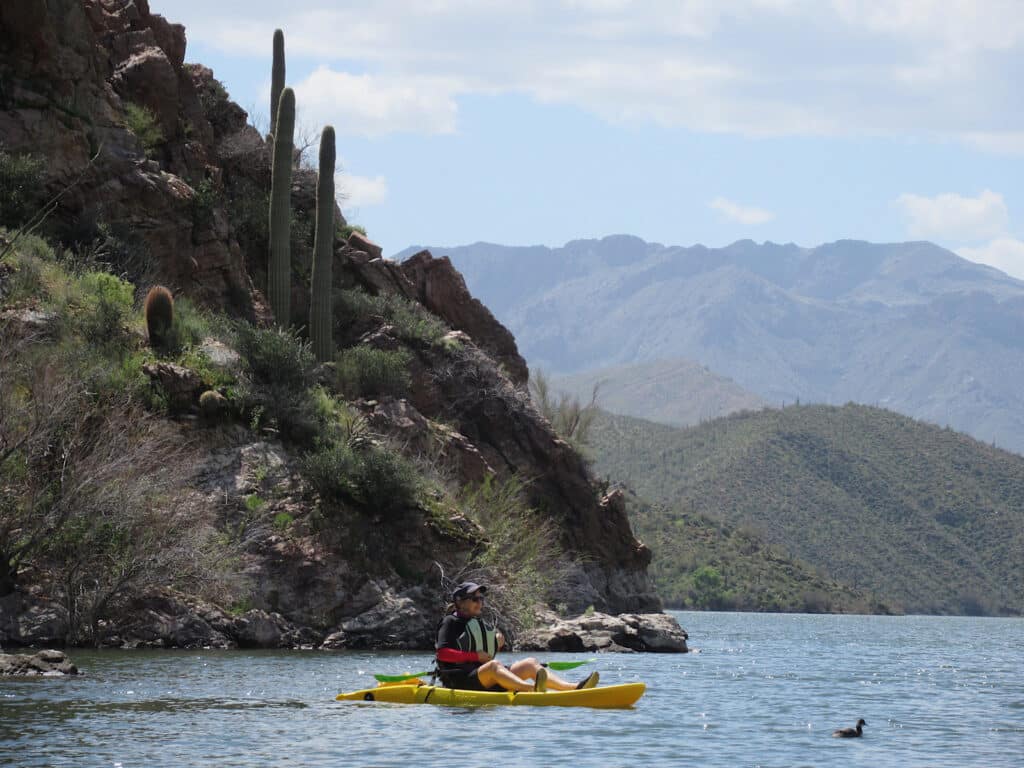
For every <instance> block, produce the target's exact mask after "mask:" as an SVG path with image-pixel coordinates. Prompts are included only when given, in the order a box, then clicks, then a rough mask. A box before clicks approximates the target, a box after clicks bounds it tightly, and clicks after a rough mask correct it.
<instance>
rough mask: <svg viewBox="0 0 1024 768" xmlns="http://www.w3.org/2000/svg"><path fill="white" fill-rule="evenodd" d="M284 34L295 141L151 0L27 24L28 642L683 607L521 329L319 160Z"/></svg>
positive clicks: (11, 190) (12, 449) (0, 314)
mask: <svg viewBox="0 0 1024 768" xmlns="http://www.w3.org/2000/svg"><path fill="white" fill-rule="evenodd" d="M285 42H286V39H285V37H284V36H283V35H281V33H280V32H279V33H278V34H276V35H275V37H274V40H273V41H270V40H268V54H271V55H269V56H268V64H270V67H271V71H272V73H273V88H272V93H273V97H274V104H275V109H274V110H273V114H274V119H273V124H272V126H271V135H269V136H266V137H265V136H262V135H261V134H260V133H259V132H258V131H257V130H256V129H255V128H254V127H252V126H251V125H249V123H248V120H247V115H246V113H245V112H244V111H243V110H242V109H241V108H240V107H239V106H238V105H237V104H235V103H233V102H232V101H231V100H230V99H229V97H228V95H227V93H226V92H225V90H224V88H223V87H222V86H221V85H220V83H219V82H218V81H217V80H216V78H215V77H214V75H213V73H212V72H211V71H210V70H209V69H207V68H205V67H203V66H202V65H199V64H187V63H185V53H186V46H185V32H184V29H183V28H182V27H181V26H179V25H175V24H173V23H170V22H168V21H167V20H165V19H164V18H163V17H161V16H159V15H156V14H152V13H150V11H149V8H148V4H147V3H146V2H145V0H137V2H135V3H132V4H123V3H113V2H106V1H105V0H50V1H49V2H47V3H34V4H6V3H5V4H4V5H3V7H2V8H0V79H2V82H3V89H2V91H0V176H2V179H3V185H2V188H0V225H2V227H3V229H0V339H2V343H0V488H2V489H3V502H2V505H0V645H4V646H6V645H12V644H13V645H17V644H54V643H67V644H97V645H108V646H127V647H138V646H145V647H194V646H215V647H218V646H219V647H234V646H248V647H285V646H300V645H301V646H325V647H337V648H346V647H347V648H358V647H395V648H404V647H424V646H428V645H430V643H431V640H432V638H431V635H432V633H433V631H434V625H435V622H436V620H437V617H438V615H439V611H440V610H441V608H442V607H443V599H444V592H445V587H446V586H447V585H449V584H451V583H452V581H453V580H459V579H462V578H468V577H474V578H478V579H485V580H486V581H487V582H488V583H493V584H496V585H500V586H501V589H500V590H497V591H496V594H498V595H500V599H498V600H496V601H493V607H492V609H493V610H495V611H496V612H498V614H500V617H501V619H502V621H503V624H504V626H507V627H509V629H510V631H511V632H512V634H513V635H514V634H515V633H519V634H520V635H524V634H525V633H526V632H527V631H528V630H529V629H530V628H531V625H532V624H533V621H534V619H533V617H534V611H535V609H536V608H537V606H538V603H544V602H549V601H550V603H551V605H552V607H557V608H559V609H560V610H561V611H562V612H563V613H574V612H575V613H579V612H581V611H583V610H584V609H586V608H588V607H591V606H593V607H594V608H596V609H597V610H599V611H607V612H611V613H622V612H644V611H660V601H659V600H658V598H657V596H656V595H655V593H654V591H653V588H652V585H651V582H650V579H649V577H648V574H647V566H648V564H649V561H650V553H649V551H648V550H647V548H646V547H645V546H644V545H642V544H641V543H640V542H638V541H637V540H636V538H635V537H634V536H633V533H632V531H631V529H630V526H629V522H628V518H627V515H626V511H625V505H624V501H623V498H622V496H621V494H618V493H611V494H606V493H604V492H603V490H602V488H601V486H600V485H599V484H597V483H595V482H594V480H593V478H592V476H591V474H590V472H589V469H588V468H587V465H586V463H585V461H584V460H583V459H582V458H581V456H580V455H579V454H578V453H577V451H576V450H575V449H574V448H573V447H572V446H571V445H570V444H569V443H568V442H566V441H564V440H563V439H561V438H560V437H559V436H558V435H556V434H555V433H554V432H553V431H552V428H551V426H550V424H549V423H548V421H547V420H545V419H544V418H543V417H542V416H541V415H540V414H539V413H538V412H537V410H536V409H535V408H534V406H533V405H532V404H531V402H530V398H529V396H528V394H527V383H528V379H529V371H528V370H527V367H526V364H525V362H524V361H523V359H522V357H521V356H520V355H519V353H518V351H517V349H516V344H515V340H514V339H513V338H512V335H511V334H510V333H509V332H508V330H506V329H505V328H504V327H503V326H502V325H501V324H500V323H498V321H496V320H495V319H494V317H493V316H492V315H491V313H490V312H489V311H488V310H487V308H486V307H484V306H483V305H482V304H481V303H480V302H479V301H477V300H475V299H474V298H473V297H472V296H471V295H470V293H469V291H468V290H467V288H466V285H465V283H464V281H463V280H462V278H461V276H460V275H459V273H458V272H457V271H456V270H455V269H454V268H453V267H452V265H451V263H450V262H449V261H448V260H447V259H436V258H434V257H433V256H431V255H430V254H429V253H428V252H422V253H418V254H415V255H414V256H412V257H411V258H409V259H407V260H406V261H405V262H403V263H397V262H393V261H389V260H386V259H383V258H382V257H381V256H382V255H381V251H380V248H379V247H378V246H376V245H375V244H374V243H373V241H372V240H371V239H370V238H369V237H368V236H367V235H366V233H364V232H361V231H359V230H358V229H356V228H353V227H351V226H349V225H348V224H347V222H346V221H345V220H344V218H343V217H342V215H341V212H340V210H339V209H338V207H337V204H336V202H335V192H334V175H335V170H336V168H335V161H336V156H337V147H336V144H335V136H334V131H333V129H332V128H330V126H326V127H324V128H323V131H322V134H321V141H320V147H319V156H318V158H317V159H318V164H316V165H313V164H311V163H307V162H306V160H305V159H304V155H303V154H302V153H301V152H297V151H296V147H295V144H294V138H293V131H294V114H295V94H294V92H293V91H292V90H291V89H290V88H289V87H288V86H287V82H286V79H285V71H286V70H285V57H284V56H285ZM556 584H557V585H558V589H557V595H556V594H555V591H554V590H553V586H554V585H556ZM556 603H557V606H556ZM633 635H634V636H635V635H636V632H635V631H634V632H633Z"/></svg>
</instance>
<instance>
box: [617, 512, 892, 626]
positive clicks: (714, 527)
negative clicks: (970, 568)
mask: <svg viewBox="0 0 1024 768" xmlns="http://www.w3.org/2000/svg"><path fill="white" fill-rule="evenodd" d="M628 506H629V510H630V518H631V519H632V521H633V525H634V528H635V529H637V530H638V531H643V534H642V535H643V537H644V539H645V541H646V543H647V544H648V545H649V546H650V547H651V549H652V551H653V552H654V559H653V560H652V562H651V567H650V572H651V575H652V576H653V577H654V580H655V584H657V586H658V593H659V594H660V595H661V598H662V600H664V601H665V604H666V605H667V606H668V607H670V608H699V609H710V610H739V611H784V612H800V613H892V612H893V608H892V606H890V605H887V604H885V603H884V602H883V601H880V600H878V599H877V598H875V597H874V596H872V595H870V594H867V593H865V592H864V591H862V590H857V589H853V588H852V587H850V586H848V585H846V584H841V583H840V582H838V581H836V580H835V579H832V578H830V577H829V576H827V575H826V574H824V573H823V572H821V571H820V569H815V568H812V567H811V566H809V565H807V564H806V563H802V562H800V561H798V560H795V559H794V558H791V557H787V556H786V555H785V554H784V553H783V552H782V551H781V550H780V549H779V548H778V547H776V546H772V545H768V544H766V543H765V542H764V540H763V539H762V538H761V536H759V535H758V534H757V533H756V532H755V531H753V530H752V529H750V528H749V527H740V528H732V527H730V526H729V525H727V524H725V523H722V522H721V521H718V520H714V519H712V518H710V517H708V516H707V515H702V514H699V513H696V512H693V511H692V510H690V509H682V510H676V511H674V512H672V513H670V512H669V511H668V510H666V509H664V508H661V507H658V506H656V505H651V504H648V503H647V502H644V501H643V500H641V499H639V498H637V497H635V496H634V497H631V498H630V499H629V505H628Z"/></svg>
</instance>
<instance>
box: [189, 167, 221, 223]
mask: <svg viewBox="0 0 1024 768" xmlns="http://www.w3.org/2000/svg"><path fill="white" fill-rule="evenodd" d="M192 189H193V191H192V199H191V200H189V211H190V212H191V214H192V228H193V230H198V229H204V228H205V227H209V226H210V224H211V223H212V222H213V211H214V209H215V208H217V207H218V206H219V205H220V204H221V192H220V190H219V189H217V185H216V184H214V183H213V180H212V179H203V180H202V181H200V182H198V183H197V184H196V185H195V186H194V187H193V188H192Z"/></svg>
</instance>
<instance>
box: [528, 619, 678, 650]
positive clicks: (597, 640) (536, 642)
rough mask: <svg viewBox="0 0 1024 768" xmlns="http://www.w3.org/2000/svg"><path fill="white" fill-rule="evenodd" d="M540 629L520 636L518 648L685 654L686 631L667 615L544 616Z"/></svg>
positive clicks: (540, 622) (540, 621) (540, 620)
mask: <svg viewBox="0 0 1024 768" xmlns="http://www.w3.org/2000/svg"><path fill="white" fill-rule="evenodd" d="M539 624H540V628H538V629H534V630H531V631H529V632H527V633H526V634H525V635H524V636H522V637H520V638H519V640H518V642H517V646H518V648H519V649H520V650H529V651H619V652H622V651H649V652H654V653H686V652H687V651H688V650H689V648H688V647H687V645H686V640H687V638H688V637H689V636H688V635H687V634H686V631H685V630H684V629H683V628H682V627H680V626H679V622H677V621H676V620H675V619H674V618H672V617H671V616H669V615H667V614H664V613H642V614H620V615H618V616H609V615H608V614H605V613H597V612H595V613H592V614H585V615H583V616H579V617H577V618H575V619H560V618H559V617H558V616H556V615H555V614H553V613H550V612H548V613H545V614H543V615H542V616H541V617H540V619H539Z"/></svg>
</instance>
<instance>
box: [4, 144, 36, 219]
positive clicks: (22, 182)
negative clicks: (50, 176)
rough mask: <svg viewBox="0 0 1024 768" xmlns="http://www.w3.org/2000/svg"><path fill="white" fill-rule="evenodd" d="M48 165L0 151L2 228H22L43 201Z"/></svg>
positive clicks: (28, 156) (23, 155) (30, 157)
mask: <svg viewBox="0 0 1024 768" xmlns="http://www.w3.org/2000/svg"><path fill="white" fill-rule="evenodd" d="M45 170H46V163H44V162H43V160H42V159H41V158H38V157H35V156H33V155H29V154H19V153H12V152H7V151H5V150H3V149H0V226H4V227H20V226H21V225H22V224H24V223H25V222H27V221H28V220H29V219H30V218H31V217H32V215H33V214H34V213H35V212H36V209H38V208H39V206H40V205H41V204H42V202H43V196H44V190H43V182H44V180H45V179H44V174H45Z"/></svg>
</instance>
